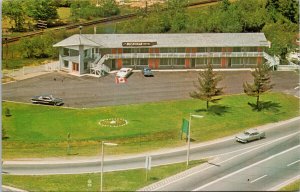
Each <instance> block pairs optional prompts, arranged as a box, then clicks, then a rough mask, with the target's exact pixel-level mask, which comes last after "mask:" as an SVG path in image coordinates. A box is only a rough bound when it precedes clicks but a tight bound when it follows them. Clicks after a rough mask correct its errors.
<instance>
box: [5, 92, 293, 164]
mask: <svg viewBox="0 0 300 192" xmlns="http://www.w3.org/2000/svg"><path fill="white" fill-rule="evenodd" d="M261 99H262V101H264V102H269V103H268V106H267V108H266V109H264V110H262V111H260V112H257V111H253V110H252V109H251V108H250V106H249V105H248V104H247V103H248V102H249V101H250V102H254V101H255V98H252V97H248V96H245V95H233V96H224V97H223V99H222V100H221V101H220V102H219V103H218V104H215V105H211V108H210V111H209V112H206V111H205V102H203V101H198V100H193V99H188V100H177V101H166V102H157V103H145V104H135V105H122V106H112V107H99V108H92V109H66V108H60V107H53V106H41V105H28V104H16V103H10V102H3V110H5V108H9V109H10V112H11V114H12V116H10V117H6V116H5V115H4V114H3V116H2V122H3V128H4V129H5V131H6V134H7V136H8V139H5V140H4V141H3V144H2V145H3V157H4V159H13V158H25V157H49V156H50V157H57V156H66V155H67V153H66V151H67V146H68V143H67V135H68V133H70V135H71V139H70V144H71V153H72V154H76V155H79V156H86V155H97V154H99V149H100V147H99V146H100V141H102V140H105V141H110V142H116V143H118V144H119V146H118V147H113V148H112V149H109V150H108V151H107V153H108V154H122V153H138V152H144V151H147V150H155V149H159V148H162V147H176V146H181V145H184V144H185V141H184V139H183V140H181V139H180V134H181V123H182V118H188V117H189V113H193V114H201V115H203V116H204V118H202V119H193V121H192V128H191V131H192V133H191V135H192V139H193V140H195V142H202V141H207V140H211V139H216V138H219V137H224V136H228V135H232V134H236V133H238V132H241V131H243V130H244V129H246V128H250V127H254V126H258V125H262V124H266V123H271V122H277V121H281V120H285V119H289V118H292V117H295V116H298V115H299V99H297V98H296V97H294V96H291V95H285V94H282V93H268V94H265V95H263V96H262V98H261ZM108 118H123V119H126V120H127V121H128V124H127V125H125V126H121V127H105V126H101V125H99V121H100V120H103V119H108Z"/></svg>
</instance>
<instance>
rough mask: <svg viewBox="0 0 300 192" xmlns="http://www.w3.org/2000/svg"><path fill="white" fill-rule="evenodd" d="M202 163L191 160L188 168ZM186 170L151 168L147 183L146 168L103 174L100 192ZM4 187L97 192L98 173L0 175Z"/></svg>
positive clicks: (136, 185) (139, 184) (181, 167)
mask: <svg viewBox="0 0 300 192" xmlns="http://www.w3.org/2000/svg"><path fill="white" fill-rule="evenodd" d="M200 163H202V162H201V161H191V163H190V166H189V168H190V167H194V166H196V165H199V164H200ZM184 170H186V164H185V163H177V164H172V165H164V166H158V167H153V168H152V169H151V171H150V172H149V173H148V181H146V172H145V169H136V170H129V171H116V172H109V173H104V175H103V191H135V190H137V189H140V188H142V187H144V186H147V185H150V184H151V183H154V182H157V181H159V180H162V179H164V178H166V177H169V176H171V175H175V174H177V173H179V172H182V171H184ZM2 183H3V184H4V185H8V186H13V187H17V188H20V189H25V190H28V191H65V192H66V191H99V189H100V174H98V173H94V174H93V173H91V174H78V175H51V176H23V175H19V176H17V175H15V176H14V175H2Z"/></svg>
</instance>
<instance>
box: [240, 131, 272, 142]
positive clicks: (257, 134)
mask: <svg viewBox="0 0 300 192" xmlns="http://www.w3.org/2000/svg"><path fill="white" fill-rule="evenodd" d="M265 136H266V134H265V132H263V131H258V130H257V129H249V130H247V131H245V132H244V133H243V134H240V135H238V136H236V137H235V139H236V141H238V142H242V143H247V142H249V141H253V140H257V139H262V138H264V137H265Z"/></svg>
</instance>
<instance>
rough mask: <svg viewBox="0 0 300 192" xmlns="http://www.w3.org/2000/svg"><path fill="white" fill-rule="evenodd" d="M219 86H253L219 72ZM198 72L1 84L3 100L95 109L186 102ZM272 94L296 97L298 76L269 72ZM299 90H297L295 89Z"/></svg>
mask: <svg viewBox="0 0 300 192" xmlns="http://www.w3.org/2000/svg"><path fill="white" fill-rule="evenodd" d="M217 73H218V74H220V75H222V76H223V80H222V82H221V83H220V86H222V87H225V88H224V92H225V94H238V93H242V92H243V87H242V84H243V82H245V81H248V82H250V83H252V76H251V72H250V71H222V72H217ZM197 76H198V72H196V71H182V72H157V71H156V72H154V77H144V76H143V75H142V73H140V72H134V73H133V74H132V75H131V76H130V77H129V78H128V81H127V83H122V84H116V83H115V75H114V74H109V75H107V76H105V77H101V78H96V77H89V76H84V77H75V76H72V75H68V74H66V73H63V72H53V73H49V74H45V75H41V76H38V77H34V78H30V79H25V80H22V81H17V82H13V83H8V84H3V85H2V99H3V100H10V101H19V102H26V103H30V98H31V97H32V96H35V95H42V94H52V95H53V96H55V97H60V98H63V100H64V102H65V105H64V106H67V107H80V108H86V107H96V106H110V105H123V104H135V103H144V102H156V101H163V100H175V99H187V98H190V97H189V92H191V91H193V90H195V88H194V85H193V82H197ZM272 83H275V87H274V89H273V90H274V91H281V92H285V93H288V94H293V95H299V87H298V86H299V75H298V73H296V72H272ZM297 87H298V88H297Z"/></svg>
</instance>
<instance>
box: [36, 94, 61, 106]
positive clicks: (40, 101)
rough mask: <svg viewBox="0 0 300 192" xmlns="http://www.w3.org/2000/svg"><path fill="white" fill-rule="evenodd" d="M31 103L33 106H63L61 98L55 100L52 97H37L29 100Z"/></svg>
mask: <svg viewBox="0 0 300 192" xmlns="http://www.w3.org/2000/svg"><path fill="white" fill-rule="evenodd" d="M31 102H32V103H34V104H45V105H56V106H59V105H63V104H64V102H63V100H62V99H61V98H55V97H53V96H52V95H39V96H34V97H32V98H31Z"/></svg>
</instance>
